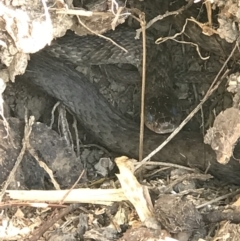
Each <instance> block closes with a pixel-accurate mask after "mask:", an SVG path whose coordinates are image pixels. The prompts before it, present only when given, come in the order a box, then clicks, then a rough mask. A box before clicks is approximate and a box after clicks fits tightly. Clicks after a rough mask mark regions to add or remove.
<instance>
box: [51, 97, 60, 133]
mask: <svg viewBox="0 0 240 241" xmlns="http://www.w3.org/2000/svg"><path fill="white" fill-rule="evenodd" d="M60 104H61V102H60V101H58V102H57V103H56V104H55V105H54V106H53V108H52V111H51V123H50V126H49V128H50V129H52V127H53V123H54V113H55V110H56V109H57V107H58V106H59V105H60Z"/></svg>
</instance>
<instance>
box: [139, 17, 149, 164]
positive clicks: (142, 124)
mask: <svg viewBox="0 0 240 241" xmlns="http://www.w3.org/2000/svg"><path fill="white" fill-rule="evenodd" d="M139 18H140V24H141V28H142V48H143V56H142V93H141V122H140V137H139V161H140V162H141V161H142V158H143V137H144V104H145V85H146V60H147V58H146V56H147V48H146V21H145V15H144V13H141V14H140V16H139Z"/></svg>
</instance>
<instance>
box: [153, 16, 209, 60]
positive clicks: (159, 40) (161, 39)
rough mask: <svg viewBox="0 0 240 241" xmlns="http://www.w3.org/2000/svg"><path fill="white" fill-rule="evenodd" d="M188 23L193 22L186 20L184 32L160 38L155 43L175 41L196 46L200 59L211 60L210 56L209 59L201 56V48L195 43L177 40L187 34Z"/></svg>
mask: <svg viewBox="0 0 240 241" xmlns="http://www.w3.org/2000/svg"><path fill="white" fill-rule="evenodd" d="M188 21H191V19H189V18H187V19H186V21H185V23H184V25H183V28H182V31H181V32H179V33H176V34H174V35H173V36H168V37H164V38H163V37H160V38H158V39H157V40H156V41H155V43H156V44H161V43H163V42H166V41H167V40H173V41H175V42H177V43H182V44H190V45H194V46H195V47H196V51H197V53H198V55H199V57H200V58H201V59H202V60H207V59H209V56H208V57H203V56H202V55H201V53H200V50H199V46H198V45H197V44H195V43H193V42H186V41H182V40H177V39H176V37H177V36H180V35H182V34H183V33H184V32H185V29H186V26H187V23H188Z"/></svg>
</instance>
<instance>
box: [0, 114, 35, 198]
mask: <svg viewBox="0 0 240 241" xmlns="http://www.w3.org/2000/svg"><path fill="white" fill-rule="evenodd" d="M26 115H27V114H26ZM25 120H27V118H26V116H25ZM33 124H34V116H30V117H29V120H27V121H26V123H25V128H24V136H23V139H22V149H21V151H20V153H19V155H18V157H17V161H16V162H15V165H14V167H13V169H12V170H11V172H10V174H9V175H8V178H7V180H6V182H5V184H4V186H3V188H2V191H1V193H0V202H1V201H2V198H3V196H4V194H5V192H6V190H7V188H8V186H9V184H10V183H11V182H12V180H13V178H14V175H15V173H16V171H17V168H18V166H19V165H20V163H21V161H22V159H23V156H24V154H25V152H26V150H27V143H28V142H29V137H30V134H31V132H32V126H33Z"/></svg>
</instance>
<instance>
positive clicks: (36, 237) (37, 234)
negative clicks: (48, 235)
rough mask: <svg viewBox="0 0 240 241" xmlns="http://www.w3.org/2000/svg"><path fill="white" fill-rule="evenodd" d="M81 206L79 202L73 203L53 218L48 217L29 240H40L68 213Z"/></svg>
mask: <svg viewBox="0 0 240 241" xmlns="http://www.w3.org/2000/svg"><path fill="white" fill-rule="evenodd" d="M80 206H81V204H79V203H75V204H71V205H70V206H69V207H67V208H65V209H62V210H61V211H60V212H59V213H58V214H56V215H55V216H53V217H52V218H51V219H48V220H47V221H45V222H44V223H43V225H42V226H41V227H39V228H38V229H37V230H35V231H34V233H33V235H32V237H31V238H29V239H28V241H36V240H39V239H40V237H41V236H42V235H43V234H44V233H45V232H46V231H47V230H48V229H49V228H50V227H51V226H52V225H53V224H54V223H56V222H57V221H58V220H59V219H61V218H62V217H64V216H65V215H67V214H68V213H70V212H72V211H74V210H76V209H78V208H79V207H80Z"/></svg>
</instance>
